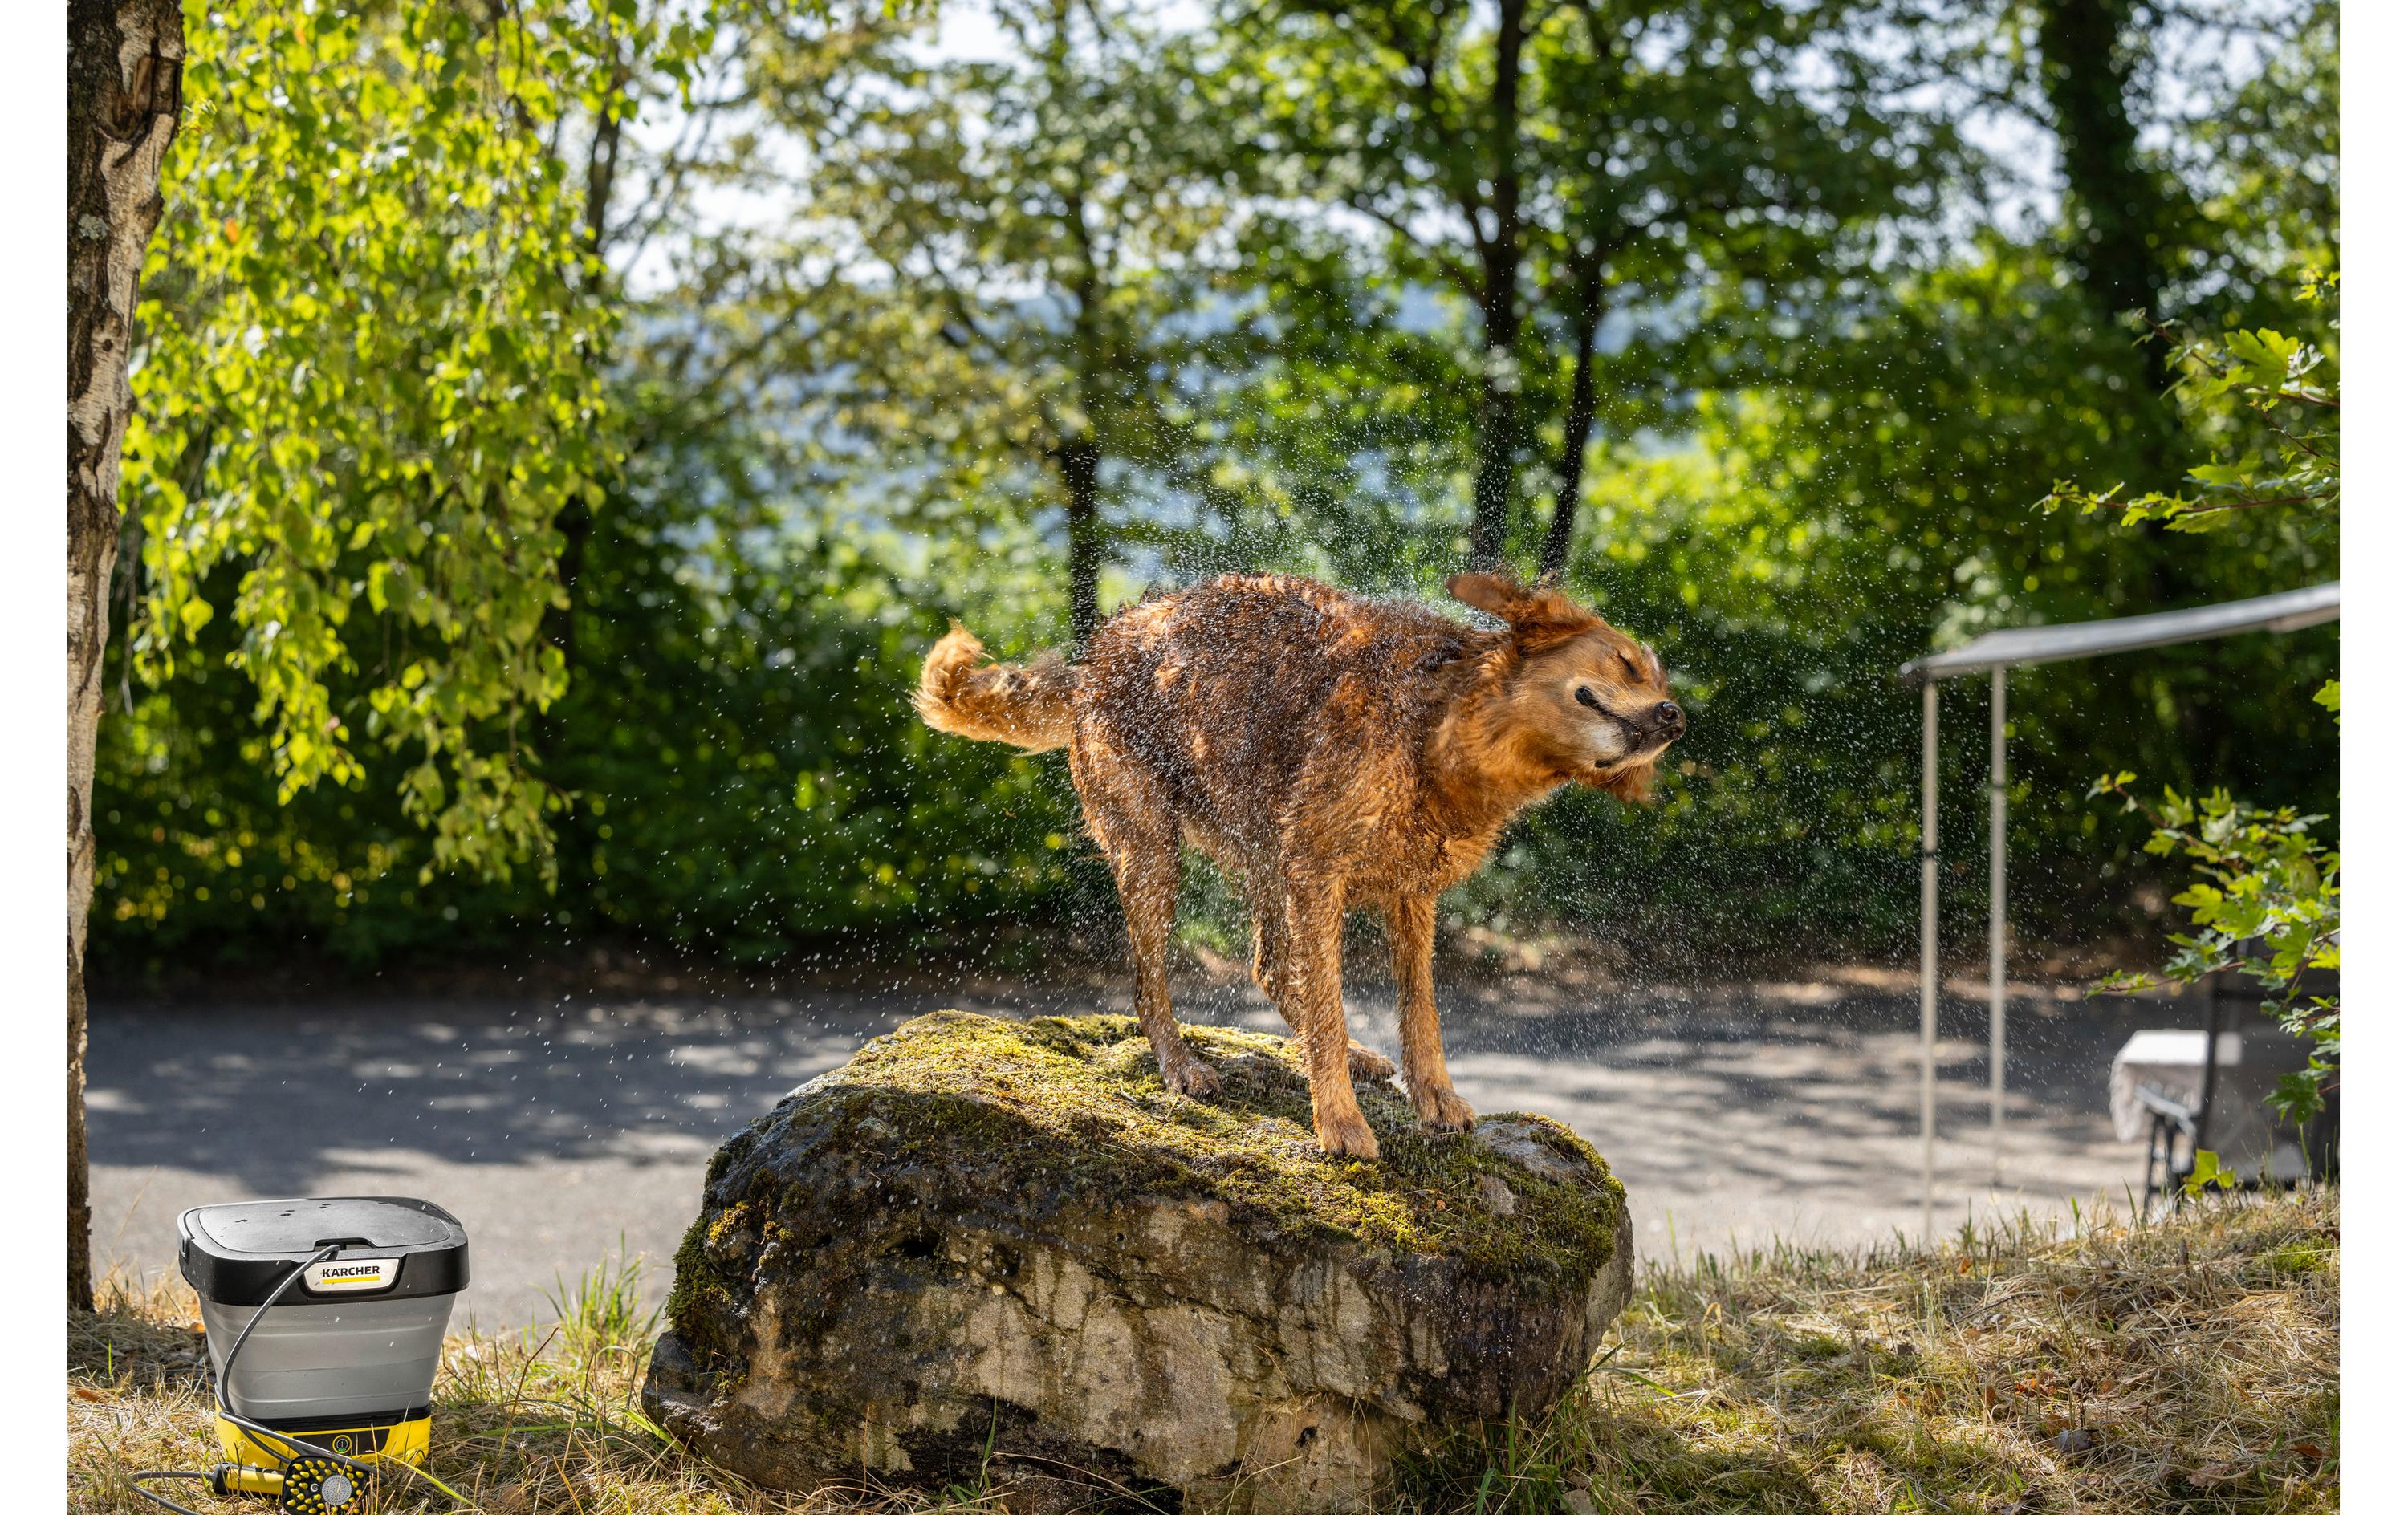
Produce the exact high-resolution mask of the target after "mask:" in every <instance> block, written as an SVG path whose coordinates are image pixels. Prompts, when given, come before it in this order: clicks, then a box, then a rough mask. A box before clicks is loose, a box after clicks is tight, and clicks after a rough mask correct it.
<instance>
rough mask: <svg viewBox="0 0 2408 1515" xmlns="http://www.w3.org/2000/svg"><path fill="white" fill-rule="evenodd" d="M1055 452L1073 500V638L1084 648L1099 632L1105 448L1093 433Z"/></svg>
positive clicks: (1071, 583) (1071, 612)
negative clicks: (1100, 489)
mask: <svg viewBox="0 0 2408 1515" xmlns="http://www.w3.org/2000/svg"><path fill="white" fill-rule="evenodd" d="M1056 456H1057V457H1058V459H1059V461H1060V465H1061V468H1062V487H1063V489H1064V491H1065V492H1066V493H1068V495H1069V500H1070V505H1069V517H1070V639H1071V640H1072V641H1073V642H1075V643H1077V644H1078V647H1079V650H1081V651H1082V652H1083V651H1085V650H1086V647H1087V638H1088V637H1090V636H1094V635H1095V634H1096V626H1097V620H1098V607H1097V583H1098V581H1099V580H1100V579H1101V578H1102V575H1103V566H1104V521H1103V513H1102V510H1101V508H1100V500H1099V498H1098V496H1097V484H1096V476H1097V472H1098V471H1099V469H1100V467H1101V465H1102V463H1103V449H1101V448H1100V447H1097V445H1096V442H1095V439H1094V438H1093V437H1084V436H1082V437H1081V438H1079V439H1078V440H1077V441H1075V442H1070V443H1068V444H1066V445H1065V446H1064V447H1063V448H1062V450H1061V451H1060V452H1059V453H1058V454H1057V455H1056Z"/></svg>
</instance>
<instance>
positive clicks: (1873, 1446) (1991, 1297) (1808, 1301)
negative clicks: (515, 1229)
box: [67, 1194, 2340, 1515]
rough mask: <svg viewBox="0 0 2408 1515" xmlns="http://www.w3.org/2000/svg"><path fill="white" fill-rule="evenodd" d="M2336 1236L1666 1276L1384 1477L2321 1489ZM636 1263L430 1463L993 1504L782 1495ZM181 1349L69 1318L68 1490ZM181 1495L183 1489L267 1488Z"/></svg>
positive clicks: (2308, 1213) (156, 1417) (1621, 1490)
mask: <svg viewBox="0 0 2408 1515" xmlns="http://www.w3.org/2000/svg"><path fill="white" fill-rule="evenodd" d="M2339 1236H2340V1222H2339V1211H2338V1207H2337V1204H2336V1202H2335V1201H2334V1200H2333V1199H2332V1198H2331V1197H2330V1196H2329V1195H2327V1194H2305V1195H2299V1196H2278V1197H2275V1198H2272V1199H2267V1200H2211V1201H2209V1202H2206V1203H2203V1204H2200V1205H2196V1206H2194V1207H2192V1208H2190V1210H2189V1211H2188V1212H2187V1213H2186V1214H2185V1215H2184V1216H2182V1217H2181V1218H2179V1219H2177V1220H2173V1221H2165V1222H2157V1223H2154V1224H2151V1225H2146V1226H2135V1225H2132V1224H2130V1223H2128V1222H2119V1221H2116V1220H2114V1219H2113V1218H2099V1217H2094V1218H2089V1219H2086V1220H2085V1222H2084V1223H2083V1224H2082V1225H2081V1226H2080V1227H2079V1228H2078V1229H2077V1230H2076V1231H2075V1233H2074V1234H2073V1235H2071V1236H2049V1235H2045V1234H2042V1233H2041V1232H2039V1231H2037V1230H2035V1229H2033V1228H2030V1227H2026V1228H2023V1229H2022V1230H2020V1231H2016V1232H1993V1233H1990V1234H1988V1235H1985V1236H1973V1235H1970V1234H1969V1235H1967V1236H1961V1237H1959V1238H1958V1240H1957V1243H1956V1244H1955V1245H1953V1246H1951V1247H1949V1248H1946V1249H1943V1250H1942V1251H1938V1252H1934V1253H1925V1252H1921V1251H1915V1250H1912V1249H1899V1250H1897V1251H1892V1252H1889V1253H1886V1254H1884V1255H1875V1256H1867V1257H1839V1256H1835V1255H1833V1254H1829V1253H1821V1252H1799V1251H1789V1250H1785V1249H1775V1250H1773V1251H1769V1252H1763V1253H1756V1254H1751V1255H1748V1256H1745V1257H1742V1258H1739V1259H1737V1260H1731V1259H1702V1260H1699V1261H1698V1262H1696V1263H1694V1264H1691V1265H1684V1266H1682V1267H1679V1268H1655V1267H1651V1268H1650V1269H1649V1270H1648V1272H1647V1276H1646V1277H1645V1278H1644V1279H1642V1280H1641V1289H1640V1294H1639V1298H1638V1300H1637V1302H1636V1303H1635V1304H1634V1305H1633V1307H1632V1308H1631V1310H1630V1312H1629V1313H1628V1314H1627V1315H1626V1316H1625V1317H1624V1319H1623V1322H1622V1324H1621V1328H1620V1331H1619V1333H1618V1337H1617V1338H1615V1339H1613V1340H1611V1341H1610V1342H1609V1345H1608V1349H1607V1354H1606V1355H1605V1356H1604V1357H1603V1358H1602V1360H1601V1362H1600V1365H1599V1367H1598V1371H1597V1372H1596V1373H1595V1374H1594V1375H1593V1377H1592V1379H1591V1380H1590V1383H1589V1386H1588V1389H1587V1391H1586V1392H1585V1393H1580V1394H1573V1395H1570V1396H1569V1397H1568V1398H1567V1399H1566V1400H1565V1401H1564V1403H1563V1404H1561V1405H1559V1406H1558V1407H1556V1408H1555V1411H1554V1412H1553V1413H1552V1414H1551V1415H1549V1416H1548V1417H1546V1418H1545V1419H1544V1420H1541V1421H1533V1420H1521V1421H1515V1422H1508V1423H1503V1424H1498V1425H1493V1426H1489V1427H1485V1428H1484V1429H1483V1430H1482V1431H1480V1432H1479V1433H1477V1434H1467V1435H1465V1436H1461V1437H1458V1438H1457V1439H1456V1440H1455V1441H1454V1442H1453V1443H1452V1444H1450V1445H1448V1446H1446V1447H1443V1448H1441V1449H1440V1450H1439V1451H1437V1453H1436V1454H1435V1455H1433V1456H1432V1457H1430V1458H1428V1459H1426V1460H1424V1461H1422V1462H1420V1463H1418V1464H1417V1465H1414V1466H1413V1467H1412V1468H1411V1469H1409V1470H1408V1479H1407V1483H1406V1488H1405V1492H1404V1494H1402V1495H1401V1500H1402V1503H1403V1506H1404V1508H1411V1509H1414V1510H1417V1511H1420V1512H1423V1515H1439V1512H1450V1515H1451V1512H1454V1511H1468V1512H1477V1515H1505V1512H1525V1515H1542V1512H1543V1515H1555V1512H1558V1511H1568V1512H1570V1515H1591V1512H1592V1511H1596V1512H1622V1511H1631V1512H1636V1511H1651V1512H1652V1511H1684V1510H1695V1511H1708V1510H1712V1511H1723V1510H1766V1511H1785V1512H1798V1515H1813V1512H1828V1515H1842V1512H1848V1515H1855V1512H1865V1515H1871V1512H1875V1511H1879V1512H1883V1515H1889V1512H1894V1511H1938V1510H1948V1511H1965V1512H1974V1511H1981V1512H1991V1515H2008V1512H2017V1515H2021V1512H2034V1515H2036V1512H2040V1511H2051V1512H2055V1511H2067V1512H2072V1511H2092V1510H2100V1511H2104V1510H2144V1509H2145V1510H2159V1509H2184V1510H2199V1511H2218V1512H2222V1511H2236V1512H2237V1511H2291V1510H2331V1509H2333V1508H2337V1506H2338V1503H2339V1468H2338V1461H2337V1458H2338V1448H2337V1446H2336V1444H2335V1440H2334V1436H2335V1431H2336V1422H2337V1420H2338V1416H2339V1411H2340V1388H2339V1378H2338V1374H2337V1367H2336V1364H2337V1360H2338V1357H2337V1354H2338V1350H2339V1339H2338V1337H2339V1313H2340V1303H2339V1301H2340V1272H2339V1255H2340V1254H2339ZM634 1283H635V1279H634V1277H633V1275H632V1273H631V1272H630V1271H628V1270H626V1269H624V1268H619V1269H612V1268H604V1269H597V1270H596V1271H595V1273H593V1274H590V1275H588V1276H587V1278H585V1279H582V1280H580V1281H578V1282H577V1283H574V1284H572V1285H571V1286H569V1287H568V1288H566V1289H565V1290H563V1291H562V1295H561V1298H560V1300H559V1301H558V1305H559V1312H560V1316H561V1320H560V1322H559V1324H558V1325H557V1326H556V1327H554V1328H553V1329H552V1330H551V1331H549V1332H548V1333H543V1334H533V1333H530V1334H526V1335H509V1336H477V1337H462V1338H458V1339H456V1340H454V1341H453V1342H452V1345H451V1348H450V1350H449V1351H448V1353H447V1355H446V1358H445V1362H444V1368H443V1376H442V1378H441V1379H440V1381H439V1382H438V1384H437V1408H436V1415H437V1430H436V1453H435V1458H434V1461H433V1464H432V1468H431V1471H432V1472H433V1473H434V1475H435V1476H436V1477H437V1478H439V1479H442V1480H443V1482H444V1483H445V1484H447V1485H449V1486H450V1488H452V1489H453V1490H456V1491H457V1492H458V1493H459V1494H461V1495H462V1496H464V1497H465V1499H466V1502H467V1503H468V1504H469V1505H471V1506H472V1507H473V1508H477V1509H480V1510H485V1511H491V1512H494V1515H538V1512H550V1511H562V1512H571V1511H574V1512H577V1515H672V1512H674V1515H735V1512H738V1511H742V1512H748V1515H749V1512H768V1511H810V1512H812V1515H837V1512H839V1511H843V1512H855V1511H870V1510H878V1511H896V1512H900V1511H903V1510H906V1509H909V1510H928V1509H952V1510H957V1511H963V1512H965V1515H967V1512H970V1511H982V1510H1000V1509H1001V1508H1003V1506H1002V1501H1001V1500H1000V1499H998V1498H997V1497H996V1495H995V1494H994V1493H993V1492H992V1491H989V1490H984V1489H961V1490H954V1491H952V1493H951V1494H950V1496H949V1497H947V1498H943V1499H937V1500H931V1499H929V1498H928V1497H927V1496H925V1494H924V1495H919V1496H912V1497H907V1496H903V1495H896V1494H886V1493H883V1492H881V1491H878V1490H874V1489H870V1488H867V1487H860V1488H828V1489H823V1490H820V1491H817V1492H815V1493H813V1494H808V1495H780V1494H766V1493H763V1492H761V1491H758V1490H753V1489H751V1488H749V1487H747V1486H745V1485H743V1484H742V1483H740V1482H738V1480H736V1479H730V1478H728V1477H726V1476H725V1475H723V1474H720V1473H718V1472H716V1471H715V1470H713V1469H712V1468H710V1466H708V1465H705V1464H703V1463H701V1462H699V1461H698V1460H695V1459H693V1458H689V1457H687V1456H685V1455H684V1454H683V1453H681V1451H679V1450H678V1449H677V1448H676V1447H675V1446H674V1445H672V1444H670V1443H669V1442H668V1441H667V1438H666V1437H664V1436H662V1435H661V1434H660V1433H659V1432H658V1431H657V1430H656V1429H654V1428H653V1427H652V1425H651V1424H650V1422H647V1421H646V1420H645V1419H644V1417H643V1416H642V1414H641V1412H640V1411H639V1409H638V1407H637V1404H636V1389H637V1386H638V1383H639V1381H640V1379H641V1377H642V1367H643V1358H644V1353H645V1350H646V1344H647V1342H648V1340H649V1337H650V1335H651V1332H652V1329H653V1322H652V1320H651V1318H650V1317H648V1316H643V1315H641V1314H639V1312H638V1311H637V1310H636V1309H635V1308H633V1299H634ZM179 1296H180V1297H179ZM197 1342H198V1337H197V1335H196V1333H195V1328H194V1326H193V1321H192V1316H191V1296H190V1294H189V1293H186V1292H184V1291H183V1290H182V1288H181V1286H180V1285H177V1286H175V1287H174V1290H173V1292H169V1291H166V1290H162V1291H159V1292H155V1293H152V1294H150V1295H149V1296H147V1297H143V1298H138V1299H135V1298H127V1297H124V1296H123V1295H122V1294H121V1295H119V1296H118V1297H116V1298H114V1299H112V1300H111V1302H110V1305H109V1308H107V1309H105V1310H104V1311H103V1312H102V1313H101V1314H99V1315H98V1316H94V1317H89V1318H84V1319H81V1320H79V1321H77V1322H75V1323H74V1324H73V1326H72V1327H71V1345H70V1355H69V1364H68V1400H67V1404H68V1433H69V1452H68V1455H69V1459H70V1476H71V1487H72V1494H71V1504H72V1508H76V1509H78V1510H91V1511H108V1512H112V1515H119V1512H122V1515H134V1512H136V1511H143V1510H148V1509H150V1508H152V1507H150V1506H148V1505H146V1504H144V1503H142V1502H141V1501H140V1500H139V1499H137V1498H136V1495H135V1494H134V1493H133V1491H132V1489H131V1488H130V1486H129V1485H128V1484H127V1482H126V1480H125V1474H126V1471H127V1470H128V1469H133V1468H143V1467H186V1468H201V1467H206V1466H207V1465H208V1464H209V1463H210V1462H211V1461H213V1460H214V1457H215V1449H214V1444H213V1443H212V1442H211V1441H210V1440H209V1439H208V1394H207V1390H206V1388H205V1386H204V1385H203V1383H202V1381H201V1379H200V1378H199V1376H198V1373H199V1370H198V1362H199V1354H198V1350H197ZM195 1487H196V1486H195V1485H193V1484H189V1483H188V1484H182V1485H179V1486H171V1487H170V1489H169V1490H168V1492H169V1493H170V1494H171V1495H173V1496H175V1497H178V1498H181V1499H184V1500H185V1502H186V1503H188V1504H191V1505H193V1508H196V1509H208V1510H224V1511H228V1512H231V1511H235V1510H246V1511H250V1512H252V1515H258V1512H260V1511H263V1510H264V1509H265V1508H266V1507H265V1503H264V1502H263V1501H258V1500H251V1501H234V1500H228V1501H222V1502H212V1501H210V1500H208V1498H207V1497H206V1496H203V1497H198V1498H195V1497H191V1496H190V1495H189V1494H188V1491H192V1490H193V1489H194V1488H195ZM379 1498H380V1504H379V1506H378V1508H379V1510H380V1511H390V1512H395V1515H399V1512H409V1511H422V1510H423V1511H429V1512H434V1511H443V1510H449V1509H452V1508H458V1507H457V1506H455V1505H454V1504H453V1502H452V1500H451V1499H450V1498H449V1497H447V1496H446V1495H445V1494H443V1493H441V1492H439V1491H437V1489H435V1488H433V1487H432V1486H429V1485H426V1484H423V1483H421V1484H403V1483H399V1482H397V1481H394V1480H388V1482H387V1483H386V1485H385V1486H384V1488H383V1489H382V1490H381V1491H380V1495H379Z"/></svg>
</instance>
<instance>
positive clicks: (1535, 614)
mask: <svg viewBox="0 0 2408 1515" xmlns="http://www.w3.org/2000/svg"><path fill="white" fill-rule="evenodd" d="M1446 592H1447V593H1449V594H1452V595H1454V596H1455V599H1456V600H1458V601H1460V602H1461V603H1463V604H1465V605H1468V606H1469V607H1471V608H1473V609H1475V610H1484V611H1486V612H1487V613H1488V614H1490V615H1492V616H1495V617H1496V618H1497V619H1498V620H1499V621H1502V622H1505V624H1506V625H1508V626H1510V627H1512V632H1513V645H1514V646H1516V647H1518V648H1520V649H1521V650H1523V651H1525V652H1536V651H1538V650H1541V649H1542V648H1549V647H1554V646H1555V645H1556V644H1557V643H1559V642H1568V641H1570V640H1571V639H1572V638H1573V637H1575V636H1579V635H1581V633H1583V632H1585V631H1594V630H1595V629H1597V628H1598V627H1599V626H1601V625H1603V624H1605V622H1603V621H1600V620H1599V619H1598V617H1597V614H1596V613H1595V612H1594V611H1591V610H1589V609H1586V608H1584V607H1583V606H1582V605H1581V604H1580V603H1579V602H1578V601H1576V600H1574V599H1573V598H1572V597H1571V596H1570V595H1569V594H1567V593H1564V592H1563V591H1562V590H1559V589H1557V588H1555V583H1554V580H1553V576H1552V575H1551V576H1549V578H1547V579H1541V580H1540V581H1539V585H1538V587H1537V588H1535V589H1524V588H1523V587H1522V586H1521V585H1520V584H1518V583H1516V582H1515V581H1514V580H1513V579H1511V578H1510V577H1508V576H1507V575H1504V574H1499V573H1469V574H1456V575H1455V577H1454V578H1452V579H1448V580H1447V581H1446Z"/></svg>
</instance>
